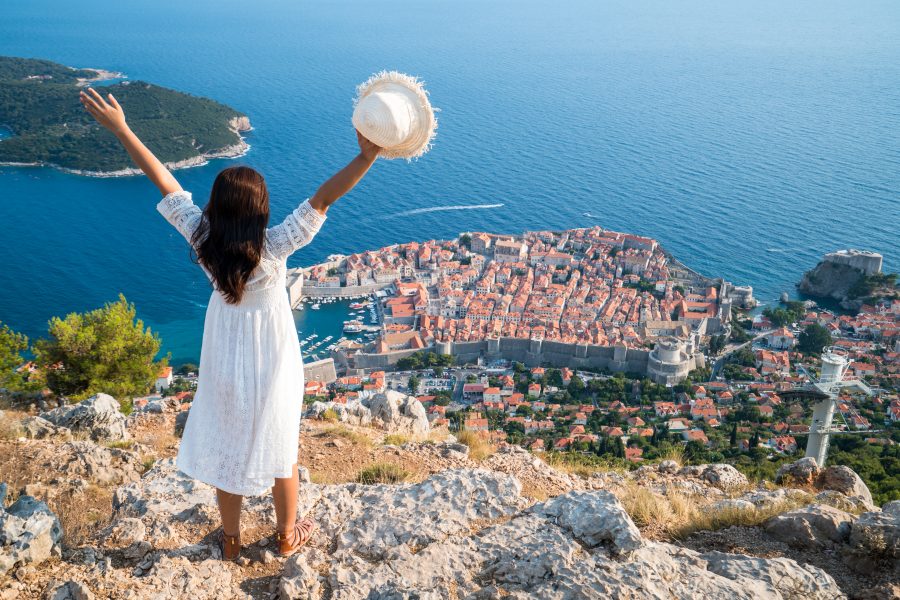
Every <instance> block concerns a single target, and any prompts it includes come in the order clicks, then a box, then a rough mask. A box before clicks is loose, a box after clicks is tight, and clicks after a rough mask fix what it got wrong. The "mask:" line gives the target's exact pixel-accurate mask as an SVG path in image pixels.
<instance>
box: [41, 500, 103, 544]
mask: <svg viewBox="0 0 900 600" xmlns="http://www.w3.org/2000/svg"><path fill="white" fill-rule="evenodd" d="M48 505H49V506H50V509H51V510H52V511H53V512H55V513H56V515H57V516H58V517H59V522H60V524H61V525H62V529H63V542H64V543H65V544H66V545H67V546H68V547H70V548H78V547H80V546H83V545H84V544H86V543H88V542H89V541H90V539H91V538H92V536H94V534H96V533H97V532H98V531H100V529H102V528H103V527H106V526H107V525H108V524H109V523H110V522H111V521H112V490H109V489H105V488H102V487H99V486H95V485H92V486H89V487H88V488H87V489H86V490H85V491H84V492H82V493H77V494H71V495H70V494H65V495H60V496H57V497H56V498H54V499H52V500H50V501H49V502H48Z"/></svg>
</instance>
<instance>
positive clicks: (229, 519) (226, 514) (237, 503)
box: [216, 488, 244, 536]
mask: <svg viewBox="0 0 900 600" xmlns="http://www.w3.org/2000/svg"><path fill="white" fill-rule="evenodd" d="M216 500H218V502H219V512H220V513H221V515H222V531H223V532H224V533H225V535H227V536H239V535H240V534H241V502H243V500H244V497H243V496H238V495H237V494H229V493H228V492H224V491H222V490H220V489H218V488H217V489H216Z"/></svg>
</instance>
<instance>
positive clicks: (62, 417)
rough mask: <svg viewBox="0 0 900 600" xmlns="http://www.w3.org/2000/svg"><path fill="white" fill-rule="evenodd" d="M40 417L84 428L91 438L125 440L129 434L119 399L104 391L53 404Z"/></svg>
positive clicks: (71, 426) (67, 425) (70, 426)
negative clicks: (55, 406)
mask: <svg viewBox="0 0 900 600" xmlns="http://www.w3.org/2000/svg"><path fill="white" fill-rule="evenodd" d="M41 417H43V418H44V419H46V420H48V421H50V422H51V423H53V424H54V425H59V426H60V427H67V428H69V429H71V430H72V431H81V432H85V433H87V434H88V435H90V437H91V439H93V440H94V441H100V440H127V439H128V437H129V436H128V429H127V427H126V418H125V415H123V414H122V411H121V410H120V409H119V402H118V401H117V400H116V399H115V398H113V397H112V396H110V395H108V394H97V395H95V396H91V397H90V398H88V399H87V400H84V401H83V402H80V403H78V404H73V405H69V406H62V407H60V408H54V409H53V410H51V411H48V412H45V413H43V414H41Z"/></svg>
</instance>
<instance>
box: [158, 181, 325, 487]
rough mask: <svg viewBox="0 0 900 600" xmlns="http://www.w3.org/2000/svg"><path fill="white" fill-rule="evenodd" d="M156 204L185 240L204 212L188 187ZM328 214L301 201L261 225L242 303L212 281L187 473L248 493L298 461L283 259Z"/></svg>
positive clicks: (297, 395) (298, 387) (299, 391)
mask: <svg viewBox="0 0 900 600" xmlns="http://www.w3.org/2000/svg"><path fill="white" fill-rule="evenodd" d="M157 210H159V212H160V213H162V215H163V216H164V217H165V218H166V220H167V221H168V222H169V223H171V224H172V225H173V226H174V227H175V229H177V230H178V232H179V233H180V234H181V235H183V236H184V237H185V239H187V240H188V242H189V243H190V239H191V235H192V234H193V233H194V230H195V229H196V228H197V226H198V225H199V223H200V217H201V211H200V208H198V207H197V206H196V205H195V204H194V203H193V201H192V200H191V194H190V193H189V192H175V193H173V194H169V195H168V196H166V197H165V198H163V199H162V200H161V201H160V203H159V205H158V206H157ZM324 221H325V217H324V216H322V215H321V214H319V212H318V211H317V210H315V209H314V208H312V207H311V206H310V205H309V201H308V200H307V201H305V202H304V203H303V204H301V205H300V206H299V207H298V208H297V209H296V210H294V211H293V212H292V213H291V214H290V215H288V217H287V218H286V219H285V220H284V222H283V223H281V224H280V225H278V226H276V227H272V228H271V229H269V230H267V231H266V243H265V248H264V251H263V256H262V259H261V260H260V263H259V266H258V267H257V268H256V270H255V271H253V273H252V274H251V276H250V280H249V281H248V283H247V286H246V291H245V292H244V295H243V297H242V299H241V302H240V303H239V304H236V305H233V304H228V303H227V302H226V301H225V299H224V298H223V297H222V295H221V294H220V293H219V292H218V291H216V290H213V293H212V295H211V296H210V298H209V306H208V307H207V309H206V321H205V323H204V326H203V346H202V348H201V351H200V379H199V382H198V385H197V393H196V394H195V396H194V401H193V404H192V406H191V412H190V416H189V417H188V420H187V424H186V425H185V428H184V435H183V436H182V440H181V447H180V448H179V450H178V461H177V464H178V468H179V469H180V470H181V471H183V472H184V473H185V474H187V475H189V476H190V477H193V478H194V479H199V480H200V481H203V482H205V483H208V484H210V485H213V486H215V487H217V488H219V489H221V490H224V491H226V492H231V493H232V494H241V495H245V496H255V495H258V494H261V493H263V492H265V491H266V490H268V489H269V488H270V487H272V485H273V484H274V483H275V481H274V480H275V478H276V477H290V475H291V470H292V467H293V465H294V463H296V462H297V447H298V440H299V435H300V413H301V409H302V405H303V363H302V360H301V358H300V342H299V340H298V338H297V330H296V327H295V325H294V319H293V316H292V315H291V307H290V302H289V301H288V295H287V290H286V282H285V276H286V268H287V267H286V265H285V261H286V260H287V257H288V256H290V255H291V254H292V253H293V252H294V251H296V250H297V249H298V248H300V247H302V246H305V245H306V244H308V243H309V242H310V240H312V239H313V237H314V236H315V235H316V233H318V231H319V228H320V227H321V226H322V223H323V222H324ZM204 271H205V272H206V275H207V277H210V275H209V272H208V271H206V269H204ZM210 280H212V279H211V277H210Z"/></svg>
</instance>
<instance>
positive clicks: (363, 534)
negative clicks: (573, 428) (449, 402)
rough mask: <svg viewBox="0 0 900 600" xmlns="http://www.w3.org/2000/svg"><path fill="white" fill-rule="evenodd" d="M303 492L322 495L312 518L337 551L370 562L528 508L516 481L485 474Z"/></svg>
mask: <svg viewBox="0 0 900 600" xmlns="http://www.w3.org/2000/svg"><path fill="white" fill-rule="evenodd" d="M303 490H307V492H309V491H310V490H317V493H316V494H315V496H313V497H307V499H306V503H307V504H314V507H313V509H312V514H313V517H314V519H315V520H316V522H317V523H318V524H319V527H320V528H321V532H322V533H324V534H325V535H327V536H329V537H331V536H334V537H335V544H336V549H337V550H338V551H342V550H345V551H352V552H353V553H354V554H356V555H359V556H364V557H368V558H369V559H370V560H377V559H379V558H381V557H383V556H384V555H385V554H386V553H387V552H388V550H389V549H391V548H394V547H396V546H398V545H401V544H402V545H406V546H411V547H419V546H424V545H428V544H431V543H433V542H434V541H436V540H440V539H444V538H446V537H447V536H448V535H451V534H458V533H460V532H464V531H468V530H469V528H470V524H471V522H473V521H475V520H491V519H498V518H503V517H508V516H511V515H512V514H514V513H515V512H516V511H517V510H519V509H521V508H523V507H524V505H525V501H524V499H523V498H522V497H521V495H520V494H521V484H519V482H518V481H517V480H516V479H515V478H513V477H511V476H509V475H504V474H502V473H495V472H492V471H487V470H485V469H458V470H450V471H443V472H441V473H437V474H435V475H432V476H431V477H429V478H428V479H426V480H425V481H423V482H422V483H418V484H408V485H388V484H380V485H361V484H346V485H341V486H318V487H317V488H316V487H313V486H304V487H303V488H302V489H301V496H302V495H303ZM302 501H303V498H301V502H302ZM301 512H303V504H302V503H301ZM412 515H415V518H411V516H412ZM425 524H427V525H425Z"/></svg>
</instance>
